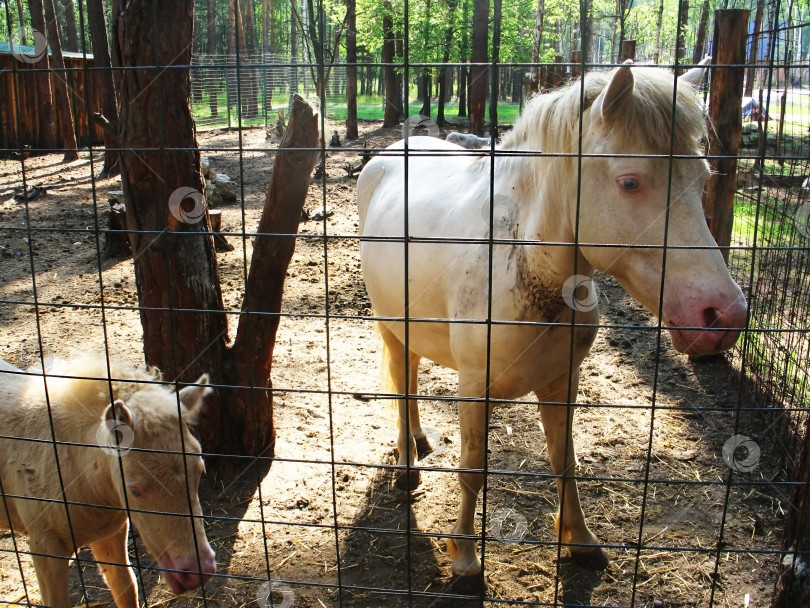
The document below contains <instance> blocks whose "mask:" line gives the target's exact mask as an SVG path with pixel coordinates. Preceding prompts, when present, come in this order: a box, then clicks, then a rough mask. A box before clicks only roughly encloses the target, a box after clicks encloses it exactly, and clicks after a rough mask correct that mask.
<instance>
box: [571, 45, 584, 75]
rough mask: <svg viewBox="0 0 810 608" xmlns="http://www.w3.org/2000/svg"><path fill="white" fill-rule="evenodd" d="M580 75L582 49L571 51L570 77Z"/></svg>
mask: <svg viewBox="0 0 810 608" xmlns="http://www.w3.org/2000/svg"><path fill="white" fill-rule="evenodd" d="M580 76H582V51H571V78H572V79H576V78H579V77H580Z"/></svg>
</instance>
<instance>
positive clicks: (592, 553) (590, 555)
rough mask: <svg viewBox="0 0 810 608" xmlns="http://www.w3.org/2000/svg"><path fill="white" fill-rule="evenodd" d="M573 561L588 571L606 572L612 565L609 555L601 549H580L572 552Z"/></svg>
mask: <svg viewBox="0 0 810 608" xmlns="http://www.w3.org/2000/svg"><path fill="white" fill-rule="evenodd" d="M571 559H573V560H574V561H575V562H576V564H577V565H578V566H581V567H583V568H588V570H604V569H605V568H607V567H608V564H609V563H610V559H609V558H608V555H607V553H606V552H605V550H604V549H602V548H601V547H593V548H591V549H587V548H579V549H577V550H576V551H571Z"/></svg>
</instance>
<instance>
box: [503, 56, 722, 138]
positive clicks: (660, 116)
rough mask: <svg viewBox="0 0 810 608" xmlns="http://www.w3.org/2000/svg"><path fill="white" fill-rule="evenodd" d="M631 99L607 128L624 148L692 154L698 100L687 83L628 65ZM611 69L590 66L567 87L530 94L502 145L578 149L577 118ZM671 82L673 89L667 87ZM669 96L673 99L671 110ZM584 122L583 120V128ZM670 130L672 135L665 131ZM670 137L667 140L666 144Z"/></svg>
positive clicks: (699, 133) (698, 129) (700, 114)
mask: <svg viewBox="0 0 810 608" xmlns="http://www.w3.org/2000/svg"><path fill="white" fill-rule="evenodd" d="M631 69H632V70H633V79H634V82H635V85H634V89H633V96H632V102H631V103H630V105H629V107H628V109H627V112H626V113H625V114H624V115H623V117H622V118H621V119H620V120H617V121H616V122H614V124H613V125H612V128H611V133H612V134H615V135H617V137H621V138H622V141H623V142H624V143H625V144H626V145H627V147H628V149H627V150H626V152H627V153H638V152H642V151H643V152H647V153H650V152H653V151H654V152H655V153H659V154H669V153H670V152H672V153H675V154H694V153H695V152H696V150H697V147H698V142H699V141H700V140H701V138H705V136H706V122H705V119H704V111H703V106H702V104H701V103H700V101H699V100H698V99H697V96H696V91H695V89H694V87H692V86H691V85H690V84H688V83H686V82H683V81H682V80H677V85H676V84H675V83H676V78H675V76H674V75H673V73H672V72H670V71H669V70H665V69H662V68H654V67H644V66H634V67H633V68H631ZM611 76H612V72H590V73H588V74H587V75H586V76H585V77H584V79H582V80H577V81H574V82H573V83H571V84H570V85H569V86H568V87H566V88H563V89H560V90H558V91H555V92H553V93H548V94H544V95H537V96H535V97H533V98H532V99H531V100H530V101H529V102H528V103H527V104H526V107H525V108H524V110H523V112H522V113H521V115H520V117H519V118H518V119H517V121H516V122H515V126H514V128H513V129H512V131H510V132H509V133H507V134H506V135H505V136H504V138H503V144H502V146H501V148H502V149H506V150H508V149H519V148H529V149H532V150H540V151H543V152H563V153H571V152H576V151H577V150H578V149H579V143H578V141H579V137H580V135H579V131H580V127H579V121H580V119H581V118H584V117H586V116H588V117H589V114H590V113H586V110H588V109H590V107H591V105H592V104H593V102H594V101H595V100H596V98H597V97H598V96H599V93H601V92H602V90H603V89H604V88H605V87H606V86H607V84H608V83H609V82H610V78H611ZM675 86H677V91H673V88H674V87H675ZM673 96H674V97H675V99H676V100H677V101H676V103H675V112H674V113H673V111H672V110H673V108H672V106H673ZM586 127H587V123H585V124H583V130H584V128H586ZM670 134H672V135H673V136H674V138H671V137H670ZM670 142H671V145H670ZM651 148H652V149H651Z"/></svg>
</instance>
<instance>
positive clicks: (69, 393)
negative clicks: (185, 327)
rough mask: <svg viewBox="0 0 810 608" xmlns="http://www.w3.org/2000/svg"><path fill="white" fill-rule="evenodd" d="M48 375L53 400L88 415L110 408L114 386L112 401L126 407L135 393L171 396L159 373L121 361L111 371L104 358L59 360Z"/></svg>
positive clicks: (92, 356) (89, 356)
mask: <svg viewBox="0 0 810 608" xmlns="http://www.w3.org/2000/svg"><path fill="white" fill-rule="evenodd" d="M47 373H48V375H49V377H48V395H49V398H50V400H51V401H53V402H59V403H60V404H63V405H64V406H65V407H69V408H77V409H81V410H84V411H87V410H98V411H99V412H100V411H103V410H104V409H105V408H106V407H107V406H108V405H110V403H111V399H110V387H111V386H112V399H121V400H123V401H124V402H125V403H128V402H129V401H130V399H131V397H132V396H133V395H134V394H135V393H139V394H141V393H144V392H145V393H148V394H153V395H157V394H158V392H160V393H162V394H163V395H165V394H166V392H167V391H166V388H165V387H164V386H163V385H161V384H160V382H161V375H160V372H158V371H157V370H146V369H144V368H139V367H136V366H134V365H132V364H130V363H127V362H123V361H117V360H110V361H109V368H108V361H107V359H106V358H104V357H101V356H94V355H82V356H79V357H77V358H71V359H70V360H65V359H59V360H56V361H55V362H54V364H53V367H52V368H51V369H49V370H48V372H47ZM108 378H111V379H112V380H108ZM144 396H146V395H144ZM164 399H165V397H164ZM156 401H157V400H156Z"/></svg>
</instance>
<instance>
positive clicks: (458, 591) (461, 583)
mask: <svg viewBox="0 0 810 608" xmlns="http://www.w3.org/2000/svg"><path fill="white" fill-rule="evenodd" d="M447 591H448V593H452V594H454V595H469V596H472V597H474V598H483V596H484V572H483V571H481V572H479V573H478V574H455V573H453V577H452V578H451V579H450V585H448V587H447Z"/></svg>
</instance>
